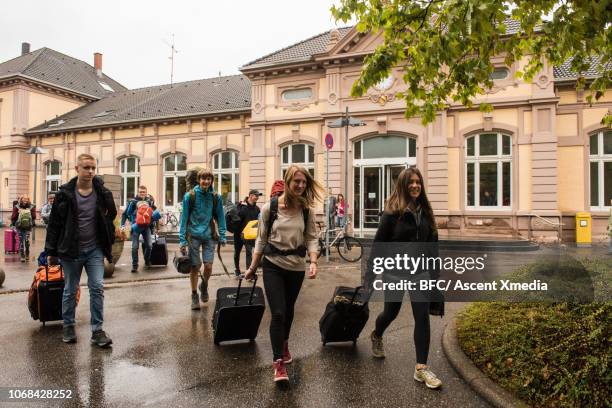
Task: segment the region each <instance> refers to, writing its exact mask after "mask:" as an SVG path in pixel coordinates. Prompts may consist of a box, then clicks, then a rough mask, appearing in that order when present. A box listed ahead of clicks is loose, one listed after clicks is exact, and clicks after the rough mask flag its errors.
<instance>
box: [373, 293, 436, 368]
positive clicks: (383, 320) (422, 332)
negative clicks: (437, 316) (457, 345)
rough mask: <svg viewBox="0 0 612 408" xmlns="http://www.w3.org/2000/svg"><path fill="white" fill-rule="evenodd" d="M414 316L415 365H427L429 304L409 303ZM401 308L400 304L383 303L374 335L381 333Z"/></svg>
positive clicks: (379, 335)
mask: <svg viewBox="0 0 612 408" xmlns="http://www.w3.org/2000/svg"><path fill="white" fill-rule="evenodd" d="M410 303H411V304H412V315H413V316H414V346H415V348H416V361H417V364H427V356H428V354H429V302H410ZM401 308H402V303H401V302H385V308H384V310H383V311H382V313H381V314H379V315H378V317H377V318H376V335H377V336H378V337H382V335H383V333H384V332H385V330H386V329H387V327H389V325H390V324H391V322H392V321H393V320H395V318H396V317H397V314H398V313H399V311H400V309H401Z"/></svg>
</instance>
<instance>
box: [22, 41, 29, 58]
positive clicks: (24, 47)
mask: <svg viewBox="0 0 612 408" xmlns="http://www.w3.org/2000/svg"><path fill="white" fill-rule="evenodd" d="M29 53H30V43H27V42H22V43H21V55H26V54H29Z"/></svg>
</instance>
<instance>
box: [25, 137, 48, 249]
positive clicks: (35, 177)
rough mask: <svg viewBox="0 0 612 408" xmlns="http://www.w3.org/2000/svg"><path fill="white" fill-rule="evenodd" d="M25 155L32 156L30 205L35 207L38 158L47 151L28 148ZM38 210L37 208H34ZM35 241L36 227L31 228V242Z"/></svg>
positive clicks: (36, 147)
mask: <svg viewBox="0 0 612 408" xmlns="http://www.w3.org/2000/svg"><path fill="white" fill-rule="evenodd" d="M26 153H27V154H33V155H34V194H32V204H33V205H34V206H36V190H38V188H37V187H38V156H39V155H41V154H44V153H47V149H43V148H42V147H38V146H34V147H30V148H29V149H28V150H27V151H26ZM36 209H38V207H36ZM35 240H36V225H34V226H33V227H32V241H35Z"/></svg>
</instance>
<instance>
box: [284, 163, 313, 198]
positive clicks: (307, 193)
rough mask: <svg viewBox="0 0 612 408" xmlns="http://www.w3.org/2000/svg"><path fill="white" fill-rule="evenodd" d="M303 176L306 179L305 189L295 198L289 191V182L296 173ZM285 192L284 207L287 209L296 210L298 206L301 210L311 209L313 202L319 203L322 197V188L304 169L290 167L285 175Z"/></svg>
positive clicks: (294, 166)
mask: <svg viewBox="0 0 612 408" xmlns="http://www.w3.org/2000/svg"><path fill="white" fill-rule="evenodd" d="M298 172H299V173H302V174H304V177H306V189H305V190H304V193H303V194H302V195H301V196H297V195H295V194H294V193H293V191H291V180H293V178H294V177H295V174H296V173H298ZM284 181H285V192H284V193H283V195H284V199H285V205H286V206H287V207H289V208H296V207H297V206H298V205H299V206H301V207H302V208H313V207H314V205H315V201H321V198H322V197H323V187H321V185H320V184H319V183H318V182H317V181H316V180H315V179H314V177H312V175H311V174H310V173H309V172H308V170H306V169H305V168H304V167H301V166H297V165H295V164H294V165H292V166H290V167H289V168H288V169H287V172H286V173H285V180H284Z"/></svg>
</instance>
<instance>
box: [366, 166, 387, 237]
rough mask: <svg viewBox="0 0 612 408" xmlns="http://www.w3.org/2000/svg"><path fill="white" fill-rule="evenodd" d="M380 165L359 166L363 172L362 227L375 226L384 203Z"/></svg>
mask: <svg viewBox="0 0 612 408" xmlns="http://www.w3.org/2000/svg"><path fill="white" fill-rule="evenodd" d="M382 170H383V168H382V167H381V166H376V167H367V166H364V167H362V168H361V171H362V172H363V194H362V196H361V197H362V202H363V219H362V222H363V228H377V227H378V221H379V220H380V215H379V214H380V211H381V210H382V206H383V204H384V201H385V200H384V197H383V196H382V195H383V191H382V190H383V188H382V187H383V178H382Z"/></svg>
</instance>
